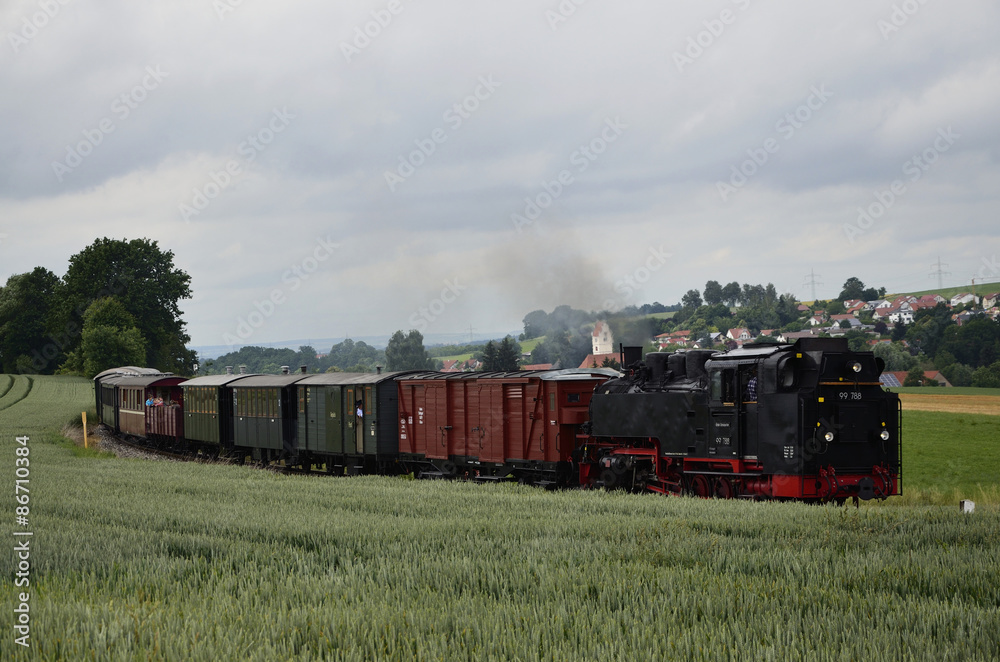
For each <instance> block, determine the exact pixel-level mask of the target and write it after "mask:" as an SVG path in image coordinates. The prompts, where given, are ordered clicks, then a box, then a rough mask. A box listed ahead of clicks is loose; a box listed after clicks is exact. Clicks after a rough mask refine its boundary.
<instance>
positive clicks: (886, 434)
mask: <svg viewBox="0 0 1000 662" xmlns="http://www.w3.org/2000/svg"><path fill="white" fill-rule="evenodd" d="M879 436H880V437H881V438H882V441H889V431H888V430H882V434H880V435H879Z"/></svg>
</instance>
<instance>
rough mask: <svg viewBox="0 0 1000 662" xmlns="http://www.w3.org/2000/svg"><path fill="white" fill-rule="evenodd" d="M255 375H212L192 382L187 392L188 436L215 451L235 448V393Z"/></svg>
mask: <svg viewBox="0 0 1000 662" xmlns="http://www.w3.org/2000/svg"><path fill="white" fill-rule="evenodd" d="M251 376H253V375H244V374H238V375H237V374H226V375H208V376H205V377H196V378H194V379H189V380H187V381H186V382H184V383H183V384H181V387H182V388H183V389H184V433H185V435H186V436H187V438H188V440H190V441H195V442H199V443H200V444H201V445H203V446H204V447H205V448H206V449H208V450H212V451H216V452H218V451H220V450H227V451H228V450H229V449H231V448H232V447H233V390H232V385H233V383H234V382H236V381H237V380H240V379H246V378H248V377H251Z"/></svg>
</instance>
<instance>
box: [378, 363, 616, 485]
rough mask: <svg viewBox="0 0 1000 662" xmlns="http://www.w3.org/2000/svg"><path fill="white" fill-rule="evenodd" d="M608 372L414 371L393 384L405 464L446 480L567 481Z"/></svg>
mask: <svg viewBox="0 0 1000 662" xmlns="http://www.w3.org/2000/svg"><path fill="white" fill-rule="evenodd" d="M615 374H616V373H613V372H612V371H607V370H583V371H581V370H556V371H525V372H510V373H419V374H414V375H406V376H402V377H400V378H399V379H398V380H397V383H398V387H399V402H400V405H399V406H400V412H399V414H400V416H399V418H400V429H399V449H400V456H401V459H402V460H403V461H406V462H409V463H410V464H412V465H413V466H415V467H420V466H422V467H424V470H426V471H428V472H431V473H433V472H435V471H436V472H440V473H441V474H443V475H451V474H454V473H463V472H465V473H474V474H475V475H488V476H496V477H502V476H506V475H510V474H513V475H516V476H519V477H521V478H530V479H532V480H539V481H541V480H548V479H550V478H553V477H554V476H555V475H557V474H558V475H564V474H565V475H568V474H567V472H566V469H567V466H565V465H569V464H570V463H571V462H572V457H571V454H572V452H573V450H574V449H575V448H576V436H577V434H578V433H579V431H580V426H581V424H583V423H584V422H585V421H586V420H587V409H588V406H589V404H590V396H591V394H592V393H593V392H594V388H595V387H596V386H597V385H598V384H601V383H602V382H604V381H605V380H607V379H608V378H610V377H611V376H613V375H615Z"/></svg>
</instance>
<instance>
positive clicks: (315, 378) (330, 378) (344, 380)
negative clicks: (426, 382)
mask: <svg viewBox="0 0 1000 662" xmlns="http://www.w3.org/2000/svg"><path fill="white" fill-rule="evenodd" d="M409 374H412V371H409V370H401V371H396V372H324V373H320V374H318V375H309V376H308V377H306V378H305V379H303V380H302V381H300V382H298V383H299V384H302V385H303V386H316V385H322V384H379V383H381V382H384V381H386V380H387V379H395V378H396V377H401V376H403V375H409Z"/></svg>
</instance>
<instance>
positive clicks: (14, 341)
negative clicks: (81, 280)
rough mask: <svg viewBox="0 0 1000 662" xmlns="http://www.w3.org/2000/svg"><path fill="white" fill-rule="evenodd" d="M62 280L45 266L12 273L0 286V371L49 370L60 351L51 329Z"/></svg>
mask: <svg viewBox="0 0 1000 662" xmlns="http://www.w3.org/2000/svg"><path fill="white" fill-rule="evenodd" d="M60 287H61V283H60V281H59V277H58V276H56V275H55V274H54V273H52V272H51V271H49V270H48V269H45V268H44V267H35V269H34V270H33V271H30V272H28V273H24V274H15V275H13V276H11V277H10V278H8V279H7V284H6V286H4V287H0V372H36V373H47V374H51V373H52V372H54V371H55V368H56V365H57V361H58V359H59V358H61V356H62V354H63V349H62V347H61V346H60V343H66V342H68V340H64V339H62V338H61V337H60V335H66V336H70V335H72V334H68V333H64V334H59V333H54V331H55V328H57V327H55V326H54V324H55V319H54V312H55V306H56V303H57V299H58V296H59V291H60Z"/></svg>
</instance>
